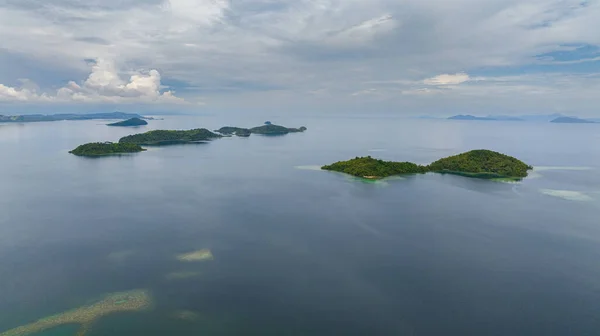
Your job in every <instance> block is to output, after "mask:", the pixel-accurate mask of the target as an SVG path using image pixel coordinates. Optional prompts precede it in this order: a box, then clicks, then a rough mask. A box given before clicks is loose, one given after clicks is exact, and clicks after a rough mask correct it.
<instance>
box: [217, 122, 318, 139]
mask: <svg viewBox="0 0 600 336" xmlns="http://www.w3.org/2000/svg"><path fill="white" fill-rule="evenodd" d="M304 131H306V127H304V126H303V127H300V128H287V127H283V126H279V125H273V124H271V123H270V122H269V121H267V122H265V124H264V125H262V126H258V127H253V128H241V127H232V126H225V127H221V128H220V129H218V130H215V132H219V133H221V134H224V135H234V134H235V135H237V136H250V134H262V135H284V134H288V133H299V132H304Z"/></svg>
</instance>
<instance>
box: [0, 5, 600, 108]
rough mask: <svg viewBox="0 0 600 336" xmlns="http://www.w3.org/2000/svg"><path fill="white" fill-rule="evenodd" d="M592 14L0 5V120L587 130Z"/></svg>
mask: <svg viewBox="0 0 600 336" xmlns="http://www.w3.org/2000/svg"><path fill="white" fill-rule="evenodd" d="M598 31H600V1H597V0H588V1H582V0H577V1H575V0H485V1H482V0H310V1H309V0H86V1H84V0H0V35H2V44H1V45H0V114H12V113H24V112H48V111H59V110H60V111H65V110H73V111H92V110H95V111H96V110H107V109H117V108H118V109H120V110H127V111H140V110H142V111H143V110H152V111H164V112H187V113H195V112H197V113H207V112H211V113H212V112H215V113H217V112H219V111H231V110H235V111H249V112H252V111H265V110H266V111H289V113H294V112H297V113H302V111H311V113H374V112H377V113H398V114H406V115H418V114H429V115H436V114H437V115H448V114H455V113H473V114H499V113H502V114H522V113H527V114H529V113H555V112H561V113H567V114H576V115H580V116H590V117H600V112H599V111H598V109H597V106H599V103H600V94H598V92H600V48H599V46H600V34H599V33H598Z"/></svg>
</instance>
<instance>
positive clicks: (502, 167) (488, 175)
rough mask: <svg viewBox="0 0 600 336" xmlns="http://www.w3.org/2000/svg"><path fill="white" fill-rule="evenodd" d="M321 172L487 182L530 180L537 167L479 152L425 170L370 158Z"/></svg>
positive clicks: (498, 154)
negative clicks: (452, 177) (433, 175)
mask: <svg viewBox="0 0 600 336" xmlns="http://www.w3.org/2000/svg"><path fill="white" fill-rule="evenodd" d="M321 169H323V170H329V171H337V172H341V173H346V174H350V175H353V176H357V177H362V178H367V179H381V178H385V177H389V176H393V175H401V174H422V173H427V172H433V173H442V174H456V175H462V176H467V177H476V178H485V179H494V178H501V179H513V180H520V179H522V178H524V177H527V174H528V170H530V169H533V167H531V166H530V165H528V164H526V163H524V162H522V161H520V160H518V159H516V158H514V157H511V156H508V155H504V154H501V153H498V152H494V151H490V150H485V149H479V150H473V151H469V152H466V153H462V154H459V155H454V156H450V157H447V158H443V159H440V160H438V161H435V162H433V163H432V164H430V165H428V166H421V165H417V164H415V163H412V162H392V161H383V160H378V159H374V158H372V157H370V156H368V157H357V158H354V159H352V160H349V161H340V162H336V163H334V164H331V165H326V166H323V167H322V168H321Z"/></svg>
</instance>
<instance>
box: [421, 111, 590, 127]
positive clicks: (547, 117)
mask: <svg viewBox="0 0 600 336" xmlns="http://www.w3.org/2000/svg"><path fill="white" fill-rule="evenodd" d="M429 118H431V117H429ZM421 119H423V118H421ZM446 119H448V120H467V121H469V120H482V121H536V122H551V123H561V124H593V123H598V122H599V120H596V119H583V118H578V117H570V116H565V115H563V114H560V113H554V114H539V115H536V114H532V115H520V116H506V115H489V116H485V117H480V116H474V115H470V114H458V115H455V116H452V117H448V118H446Z"/></svg>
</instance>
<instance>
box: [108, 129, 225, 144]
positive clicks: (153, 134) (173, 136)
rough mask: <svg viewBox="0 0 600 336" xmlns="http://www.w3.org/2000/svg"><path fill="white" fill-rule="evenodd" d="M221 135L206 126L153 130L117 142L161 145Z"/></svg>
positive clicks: (202, 140)
mask: <svg viewBox="0 0 600 336" xmlns="http://www.w3.org/2000/svg"><path fill="white" fill-rule="evenodd" d="M221 137H222V136H221V135H219V134H215V133H213V132H211V131H209V130H207V129H206V128H197V129H192V130H189V131H167V130H155V131H149V132H146V133H140V134H133V135H128V136H125V137H122V138H121V139H120V140H119V143H122V144H125V143H128V144H136V145H142V146H143V145H145V146H162V145H172V144H186V143H197V142H204V141H209V140H212V139H218V138H221Z"/></svg>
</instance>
